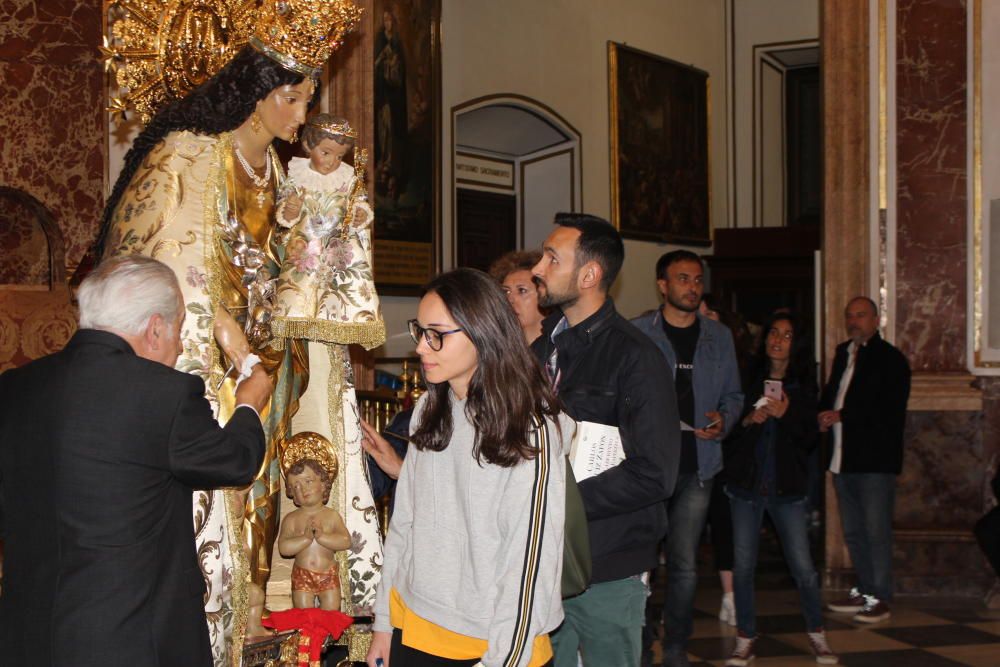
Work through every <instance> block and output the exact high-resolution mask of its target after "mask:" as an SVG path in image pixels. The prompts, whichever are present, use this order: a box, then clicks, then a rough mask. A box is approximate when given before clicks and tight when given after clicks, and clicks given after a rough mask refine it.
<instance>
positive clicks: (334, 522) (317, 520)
mask: <svg viewBox="0 0 1000 667" xmlns="http://www.w3.org/2000/svg"><path fill="white" fill-rule="evenodd" d="M324 445H326V447H324ZM328 446H329V443H328V442H327V441H326V439H325V438H322V437H321V436H318V435H316V434H314V433H299V434H297V435H296V436H294V437H293V438H292V439H291V440H290V441H289V444H288V446H287V448H286V449H285V452H284V455H283V456H282V467H283V468H284V469H285V489H286V493H287V494H288V495H289V497H290V498H292V500H293V501H294V502H295V506H296V507H298V509H297V510H294V511H293V512H291V513H289V514H288V515H287V516H285V517H284V518H283V519H282V522H281V529H280V531H279V533H278V552H279V553H280V554H281V555H282V556H284V557H285V558H294V559H295V564H294V566H293V567H292V604H293V605H294V606H295V607H296V608H299V609H303V608H305V609H310V608H313V607H315V606H316V599H317V598H318V599H319V607H320V608H321V609H324V610H326V611H340V600H341V592H340V568H339V566H338V564H337V559H336V555H337V552H338V551H343V550H345V549H348V548H350V546H351V535H350V533H348V532H347V527H346V526H345V525H344V519H343V518H342V517H341V516H340V512H338V511H337V510H335V509H333V508H330V507H327V506H326V503H327V501H329V499H330V489H331V487H332V486H333V481H334V479H336V477H337V459H336V457H334V455H333V453H332V452H330V451H329V450H328V449H327V448H328ZM324 450H325V451H324Z"/></svg>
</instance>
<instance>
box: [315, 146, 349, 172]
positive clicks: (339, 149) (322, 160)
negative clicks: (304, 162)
mask: <svg viewBox="0 0 1000 667" xmlns="http://www.w3.org/2000/svg"><path fill="white" fill-rule="evenodd" d="M347 150H348V145H347V144H338V143H337V142H336V141H334V140H333V139H329V138H327V139H323V140H322V141H321V142H319V143H318V144H316V145H315V146H313V147H312V148H310V149H309V165H310V166H311V167H312V168H313V171H315V172H318V173H320V174H323V175H324V176H325V175H326V174H329V173H331V172H333V171H336V169H337V167H339V166H340V163H341V162H342V161H343V159H344V155H346V154H347Z"/></svg>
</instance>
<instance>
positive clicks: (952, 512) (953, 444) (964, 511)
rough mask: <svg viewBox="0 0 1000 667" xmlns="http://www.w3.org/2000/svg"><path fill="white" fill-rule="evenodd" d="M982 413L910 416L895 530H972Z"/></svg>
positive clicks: (978, 496) (978, 497)
mask: <svg viewBox="0 0 1000 667" xmlns="http://www.w3.org/2000/svg"><path fill="white" fill-rule="evenodd" d="M982 427H983V413H980V412H938V411H934V412H909V413H908V414H907V415H906V431H905V433H906V439H905V445H904V450H903V451H904V453H903V472H902V474H901V475H900V476H899V479H898V484H897V487H896V513H895V520H894V525H895V526H896V527H897V528H911V529H921V528H953V529H956V530H961V529H963V528H964V529H971V527H972V524H973V523H975V521H976V519H978V518H979V516H980V515H981V514H982V507H983V495H982V491H983V490H982V479H983V476H984V475H985V474H986V473H985V472H984V471H985V469H986V465H987V464H986V461H985V460H984V448H983V438H982V430H983V429H982Z"/></svg>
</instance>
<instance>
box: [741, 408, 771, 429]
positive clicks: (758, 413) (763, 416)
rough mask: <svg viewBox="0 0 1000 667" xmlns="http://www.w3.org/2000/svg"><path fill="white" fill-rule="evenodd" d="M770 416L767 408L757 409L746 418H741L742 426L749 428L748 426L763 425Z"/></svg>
mask: <svg viewBox="0 0 1000 667" xmlns="http://www.w3.org/2000/svg"><path fill="white" fill-rule="evenodd" d="M770 416H771V415H769V414H768V412H767V408H766V407H764V408H757V409H756V410H754V411H753V412H751V413H750V414H748V415H747V416H746V417H744V418H743V426H744V427H746V426H750V424H763V423H764V422H766V421H767V418H768V417H770Z"/></svg>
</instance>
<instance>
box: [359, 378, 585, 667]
mask: <svg viewBox="0 0 1000 667" xmlns="http://www.w3.org/2000/svg"><path fill="white" fill-rule="evenodd" d="M450 397H451V412H452V421H453V423H454V429H453V432H452V438H451V441H450V443H449V444H448V447H447V448H446V449H444V450H443V451H440V452H432V451H420V450H418V449H417V448H415V447H410V448H409V451H408V452H407V455H406V458H405V459H404V460H403V468H402V470H401V472H400V474H399V484H398V486H397V487H396V499H395V503H396V505H395V510H394V512H393V515H392V521H391V522H390V523H389V534H388V536H387V537H386V542H385V561H384V563H383V566H382V582H381V584H379V589H378V595H377V597H376V601H375V625H374V629H375V630H376V631H380V632H391V631H392V626H391V625H390V623H389V591H390V590H391V589H393V588H395V589H396V592H397V593H398V594H399V595H400V597H401V598H402V599H403V601H404V602H405V603H406V606H407V608H409V609H410V610H411V611H412V612H413V613H415V614H417V615H418V616H420V617H421V618H423V619H425V620H427V621H430V622H432V623H434V624H436V625H439V626H441V627H443V628H446V629H448V630H451V631H452V632H457V633H459V634H463V635H467V636H470V637H477V638H480V639H485V640H487V643H488V646H489V648H488V650H487V651H486V654H485V655H484V656H483V658H482V663H483V664H484V665H485V666H486V667H500V666H503V667H523V666H525V665H527V664H528V661H529V660H530V658H531V650H532V643H533V642H534V640H535V637H537V636H538V635H541V634H545V633H547V632H551V631H552V630H554V629H556V628H557V627H558V626H559V624H560V623H562V620H563V610H562V599H561V595H560V579H561V577H562V560H563V559H562V551H563V521H564V516H565V504H566V502H565V490H566V468H565V466H566V458H565V456H566V454H567V453H568V452H569V443H570V440H571V438H572V436H573V432H574V430H575V424H574V423H573V420H571V419H570V418H569V417H567V416H565V415H560V416H559V421H560V425H561V426H562V435H561V437H560V431H559V429H558V428H557V427H556V425H555V424H554V423H553V422H552V421H548V429H547V431H548V438H546V439H545V441H544V442H545V444H544V446H543V451H542V453H541V454H540V455H539V456H537V457H536V458H535V459H534V460H528V461H522V462H521V463H518V464H517V465H515V466H513V467H510V468H503V467H500V466H497V465H492V464H489V463H486V462H485V461H484V462H483V463H482V464H481V465H480V464H478V463H476V460H475V458H474V457H473V456H472V445H473V442H474V437H475V434H474V431H473V428H472V425H471V424H470V423H469V421H468V419H467V417H466V415H465V401H464V400H461V401H460V400H458V399H457V398H455V395H454V394H453V393H452V394H450ZM424 404H425V401H424V399H423V398H422V399H421V400H420V401H418V402H417V405H416V409H415V410H414V413H413V420H412V421H411V425H410V432H411V433H412V432H414V431H415V430H416V428H417V425H418V424H419V423H420V417H421V413H422V412H423V407H424Z"/></svg>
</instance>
